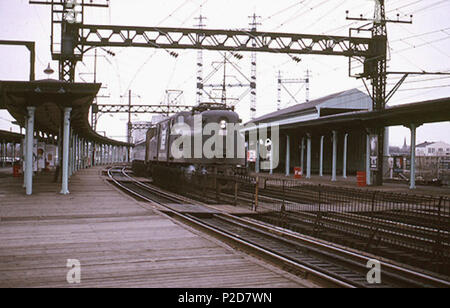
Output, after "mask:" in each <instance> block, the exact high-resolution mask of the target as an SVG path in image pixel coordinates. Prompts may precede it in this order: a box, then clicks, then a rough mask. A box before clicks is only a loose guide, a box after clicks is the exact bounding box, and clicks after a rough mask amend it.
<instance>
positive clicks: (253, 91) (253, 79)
mask: <svg viewBox="0 0 450 308" xmlns="http://www.w3.org/2000/svg"><path fill="white" fill-rule="evenodd" d="M249 18H251V19H252V20H251V22H250V27H251V28H250V31H251V32H256V30H257V26H259V25H261V23H258V21H257V20H258V18H261V16H256V13H253V16H249ZM256 46H257V44H256V40H255V39H252V47H253V48H256ZM256 60H257V56H256V52H254V51H253V52H252V65H251V67H252V68H251V77H250V78H251V82H250V89H251V90H250V120H254V119H255V118H256V99H257V98H256V73H257V68H256Z"/></svg>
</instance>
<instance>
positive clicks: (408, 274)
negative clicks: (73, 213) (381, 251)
mask: <svg viewBox="0 0 450 308" xmlns="http://www.w3.org/2000/svg"><path fill="white" fill-rule="evenodd" d="M112 169H113V168H110V169H109V170H108V175H109V177H110V178H111V179H112V181H113V182H114V183H115V184H116V185H118V186H120V187H122V188H123V189H125V190H127V191H128V192H130V193H131V194H133V195H136V196H138V197H139V198H142V199H143V200H146V201H149V202H152V203H157V204H158V205H160V206H162V207H164V208H165V209H167V211H169V212H170V213H171V214H173V215H176V216H177V217H179V218H182V219H184V220H187V221H189V222H190V223H193V224H196V225H199V226H200V227H202V228H204V229H207V230H209V231H211V232H213V233H217V234H219V235H220V236H223V237H225V238H228V239H231V240H232V241H234V242H237V243H239V244H241V245H244V246H248V247H251V248H252V249H255V250H257V251H258V252H261V253H264V254H266V255H268V256H270V257H272V258H276V259H278V260H280V261H282V262H284V263H286V264H289V265H291V266H294V267H296V268H299V269H301V270H303V271H306V272H308V273H310V274H313V275H315V276H317V277H319V278H321V279H324V280H326V281H329V282H332V283H333V284H335V285H337V286H341V287H351V288H353V287H355V285H353V284H351V283H348V282H345V281H341V280H339V279H336V278H334V277H331V276H330V275H327V274H324V273H323V272H320V271H317V270H315V269H312V268H310V267H307V266H305V265H303V264H300V263H298V262H296V261H293V260H290V259H288V258H286V257H284V256H281V255H280V254H277V253H276V252H275V251H271V250H269V249H266V248H263V247H261V246H259V245H257V244H256V245H255V244H254V243H251V242H250V241H248V240H245V239H243V238H240V237H238V236H235V235H233V234H231V233H229V232H224V231H223V230H220V229H218V228H217V227H214V226H212V225H210V224H207V223H205V222H204V221H201V220H200V219H198V218H196V217H193V216H191V215H186V214H183V213H180V212H177V211H174V210H173V209H171V208H169V207H167V206H166V205H165V204H164V203H161V202H158V201H155V200H153V199H150V198H148V197H147V196H143V195H142V194H139V193H137V192H135V191H133V190H132V189H129V188H127V187H124V186H123V185H122V184H121V183H120V182H119V181H117V180H116V179H114V177H113V176H112V174H111V170H112ZM125 169H126V168H122V169H121V171H120V172H121V173H122V174H123V175H124V176H126V177H127V178H129V179H130V180H132V181H133V183H135V184H136V185H138V186H140V187H143V188H146V189H148V190H150V191H151V192H152V193H156V194H159V195H163V196H164V197H165V198H167V199H169V200H172V201H178V202H180V201H181V202H188V203H192V200H190V199H187V198H184V197H182V196H174V194H172V193H167V192H164V191H162V190H160V189H156V188H152V187H150V186H148V185H145V184H143V183H141V182H139V181H138V180H136V179H134V178H133V177H131V176H129V175H128V174H127V173H126V172H125ZM195 203H196V204H200V205H204V206H207V205H206V204H204V203H202V204H201V203H200V202H197V201H195ZM219 212H220V215H221V216H224V217H226V218H228V220H234V222H233V221H229V222H230V223H234V224H237V225H240V226H241V227H244V228H252V227H253V228H258V229H260V230H259V231H257V232H262V231H261V230H264V231H266V232H270V233H272V234H276V235H279V236H281V237H288V238H289V239H291V240H292V239H295V240H296V241H300V242H302V243H304V244H308V245H311V246H313V247H315V248H318V249H322V250H326V251H328V252H332V253H333V254H336V253H338V254H339V255H340V257H341V258H342V257H344V258H345V257H347V258H351V261H353V263H355V262H358V263H361V264H366V263H367V262H368V261H369V260H371V259H373V257H370V256H367V255H362V254H359V253H356V252H352V251H348V250H344V249H343V248H340V247H337V246H334V245H331V244H328V243H324V242H322V241H318V240H316V239H313V238H309V237H305V236H302V235H299V234H296V233H294V232H292V231H289V230H285V229H281V228H278V227H274V226H270V225H267V224H264V223H261V222H258V221H255V220H252V219H248V218H240V217H236V216H234V215H231V214H228V213H225V212H223V211H219ZM219 218H221V219H224V218H222V217H219ZM242 224H246V225H247V226H245V225H242ZM379 262H380V264H381V266H382V267H383V268H384V269H387V270H388V273H387V275H388V276H390V277H391V278H392V277H394V279H400V280H404V281H408V282H410V283H412V284H417V283H418V282H417V279H420V280H423V281H424V283H423V284H424V285H429V286H433V287H450V282H448V281H445V280H443V279H440V278H437V277H433V276H431V275H428V274H425V273H422V272H418V271H414V270H412V269H408V268H404V267H401V266H399V265H395V264H391V263H388V262H386V261H383V260H381V261H379ZM400 275H401V276H400ZM410 279H413V280H410Z"/></svg>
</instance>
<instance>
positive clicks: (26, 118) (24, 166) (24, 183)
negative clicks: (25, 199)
mask: <svg viewBox="0 0 450 308" xmlns="http://www.w3.org/2000/svg"><path fill="white" fill-rule="evenodd" d="M27 130H28V116H25V138H24V140H23V148H22V159H23V174H24V176H23V188H26V187H27V177H26V176H25V170H26V168H27V167H26V162H27V154H26V153H27V144H28V135H27Z"/></svg>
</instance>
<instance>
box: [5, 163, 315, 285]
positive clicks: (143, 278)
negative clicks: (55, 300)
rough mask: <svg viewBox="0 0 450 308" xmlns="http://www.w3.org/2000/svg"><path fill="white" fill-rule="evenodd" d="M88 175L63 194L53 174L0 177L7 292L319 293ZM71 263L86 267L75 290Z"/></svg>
mask: <svg viewBox="0 0 450 308" xmlns="http://www.w3.org/2000/svg"><path fill="white" fill-rule="evenodd" d="M100 174H101V170H100V169H88V170H83V171H80V172H79V173H77V174H76V175H75V176H74V177H72V179H71V183H70V186H69V188H70V191H71V194H70V195H68V196H62V195H59V194H58V192H59V190H60V187H59V184H55V183H52V181H51V180H52V176H51V175H47V176H38V177H36V178H35V185H34V195H33V196H29V197H27V196H25V194H24V190H23V188H22V185H21V183H22V182H21V181H22V180H21V179H15V178H12V177H11V178H9V177H7V178H0V196H1V199H0V287H304V286H307V287H313V286H314V285H313V284H311V283H310V282H308V281H304V280H301V279H299V278H297V277H294V276H292V275H290V274H288V273H285V272H283V271H281V270H279V269H277V268H274V267H272V266H270V265H267V264H265V263H263V262H261V261H258V260H256V259H254V258H251V257H249V256H247V255H244V254H242V253H240V252H236V251H234V250H232V249H230V248H229V247H227V246H225V245H224V244H222V243H220V242H218V241H217V240H215V239H211V238H209V237H206V236H205V235H203V234H200V233H198V232H197V231H193V230H191V229H188V228H187V227H185V226H182V225H179V223H175V222H174V221H173V220H171V219H169V218H168V217H166V216H164V215H160V214H158V213H157V212H155V211H154V210H152V209H151V206H149V205H148V204H144V203H141V202H138V201H135V200H134V199H132V198H130V197H128V196H126V195H124V194H123V193H122V192H119V191H118V190H117V189H115V188H114V187H113V186H112V185H110V184H108V183H106V181H105V180H104V179H102V178H101V176H100ZM67 259H78V260H79V261H80V263H81V284H76V285H75V284H68V283H67V281H66V275H67V273H68V271H69V269H68V268H67V267H66V266H67Z"/></svg>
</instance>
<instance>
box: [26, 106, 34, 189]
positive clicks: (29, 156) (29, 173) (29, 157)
mask: <svg viewBox="0 0 450 308" xmlns="http://www.w3.org/2000/svg"><path fill="white" fill-rule="evenodd" d="M27 110H28V117H27V129H26V130H27V131H26V136H27V137H26V143H27V147H26V152H25V157H26V167H25V186H26V194H27V195H31V194H32V193H33V142H34V112H35V111H36V107H27Z"/></svg>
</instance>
